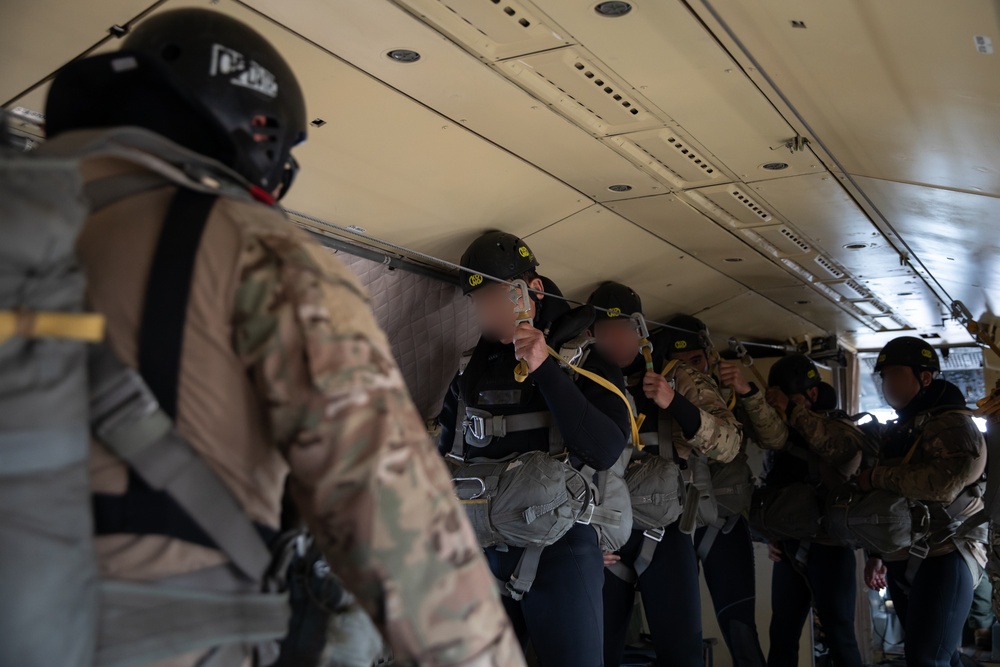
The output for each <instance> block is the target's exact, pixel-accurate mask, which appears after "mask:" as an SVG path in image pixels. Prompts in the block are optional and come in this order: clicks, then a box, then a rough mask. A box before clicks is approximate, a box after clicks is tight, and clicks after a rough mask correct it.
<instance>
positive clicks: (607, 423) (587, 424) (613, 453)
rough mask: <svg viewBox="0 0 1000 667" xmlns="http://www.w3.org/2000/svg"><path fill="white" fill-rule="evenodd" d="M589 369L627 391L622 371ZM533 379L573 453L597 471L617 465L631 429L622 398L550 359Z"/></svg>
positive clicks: (595, 366)
mask: <svg viewBox="0 0 1000 667" xmlns="http://www.w3.org/2000/svg"><path fill="white" fill-rule="evenodd" d="M591 356H596V354H593V353H592V355H591ZM586 369H587V370H589V371H592V372H595V373H597V374H598V375H601V376H602V377H604V378H605V379H606V380H609V381H610V382H611V383H612V384H614V385H615V386H617V387H618V388H619V389H621V391H622V392H623V393H624V392H625V381H624V379H623V378H622V374H621V371H620V370H619V369H617V368H612V367H611V366H610V365H609V364H607V363H602V362H600V361H598V362H596V363H588V364H587V365H586ZM531 377H532V379H534V380H535V383H536V384H537V385H538V388H539V390H540V391H541V392H542V396H543V397H544V398H545V402H546V404H547V405H548V406H549V411H550V412H551V413H552V418H553V421H554V422H555V425H556V427H557V428H558V429H559V432H560V433H561V434H562V437H563V441H564V442H565V443H566V449H568V450H569V452H570V454H571V455H573V456H575V457H577V458H579V459H580V460H581V461H583V462H584V463H585V464H586V465H589V466H590V467H592V468H594V469H595V470H607V469H608V468H610V467H611V466H612V465H614V463H615V461H617V460H618V457H619V456H621V453H622V451H623V450H624V449H625V444H626V441H627V439H628V436H627V434H628V432H629V430H630V428H629V419H628V408H627V407H626V405H625V403H624V402H623V401H622V399H621V398H620V397H619V396H618V395H617V394H614V393H612V392H610V391H608V390H607V389H605V388H604V387H601V386H600V385H598V384H597V383H595V382H592V381H591V380H588V379H587V378H580V379H579V380H577V381H574V380H573V378H571V377H570V376H569V374H568V373H566V372H565V371H563V370H562V369H561V368H560V367H559V364H558V362H556V361H555V359H553V358H551V357H549V358H548V359H546V360H545V361H544V362H543V363H542V365H541V366H539V367H538V369H537V370H535V372H534V373H532V374H531ZM442 435H443V433H442Z"/></svg>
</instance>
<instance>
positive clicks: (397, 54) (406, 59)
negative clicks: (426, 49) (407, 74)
mask: <svg viewBox="0 0 1000 667" xmlns="http://www.w3.org/2000/svg"><path fill="white" fill-rule="evenodd" d="M385 55H387V56H389V58H391V59H392V60H395V61H396V62H397V63H415V62H417V61H418V60H420V54H419V53H417V52H416V51H411V50H410V49H393V50H392V51H389V53H387V54H385Z"/></svg>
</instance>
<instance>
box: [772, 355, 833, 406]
mask: <svg viewBox="0 0 1000 667" xmlns="http://www.w3.org/2000/svg"><path fill="white" fill-rule="evenodd" d="M822 381H823V380H822V378H820V376H819V369H818V368H816V364H814V363H813V362H812V359H810V358H809V357H807V356H806V355H804V354H789V355H788V356H785V357H782V358H781V359H778V361H776V362H775V363H774V365H773V366H771V372H769V373H768V374H767V384H768V386H770V387H778V388H779V389H781V391H783V392H785V394H787V395H788V396H792V395H794V394H805V393H806V392H807V391H808V390H810V389H812V388H813V387H818V386H819V385H820V383H821V382H822Z"/></svg>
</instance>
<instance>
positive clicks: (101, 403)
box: [91, 189, 271, 581]
mask: <svg viewBox="0 0 1000 667" xmlns="http://www.w3.org/2000/svg"><path fill="white" fill-rule="evenodd" d="M216 200H217V196H215V195H209V194H204V193H200V192H194V191H190V190H186V189H179V190H178V191H177V194H176V195H175V197H174V200H173V202H172V203H171V206H170V209H169V211H168V214H167V219H166V222H165V224H164V228H163V232H162V233H161V236H160V241H159V244H158V246H157V249H156V252H155V255H154V260H153V266H152V269H151V272H150V277H149V283H148V285H147V289H146V301H145V306H144V310H143V319H142V324H141V327H140V332H139V373H136V372H135V371H133V370H132V369H130V368H128V367H126V366H125V365H124V364H123V363H122V362H121V361H120V360H119V359H118V358H117V357H116V356H115V355H114V353H113V352H112V351H111V349H110V348H109V347H107V346H100V347H96V348H95V349H94V351H93V354H92V357H91V383H92V391H91V402H92V410H91V413H92V422H93V429H94V431H95V434H96V436H97V438H98V439H99V440H100V441H101V442H103V443H104V444H105V445H107V446H108V448H109V449H111V451H112V452H114V453H115V454H116V455H117V456H118V457H119V458H121V459H122V460H123V461H125V462H126V463H127V464H128V465H129V467H130V469H131V471H132V473H134V474H132V473H130V485H129V490H128V491H126V494H125V497H124V498H122V497H121V496H118V497H117V498H118V499H121V500H122V501H123V502H128V496H129V492H130V491H134V489H135V486H136V484H135V483H134V482H135V481H137V480H141V481H142V483H144V484H145V485H147V486H148V487H149V489H150V490H149V492H148V493H145V494H143V495H142V499H143V500H148V499H150V498H153V499H156V501H157V502H158V505H157V509H165V510H167V513H168V514H171V513H179V514H180V515H181V517H180V519H179V520H175V522H174V525H176V524H177V523H182V522H183V521H185V520H186V521H188V522H191V523H193V524H195V526H197V528H199V529H200V530H201V531H202V533H203V534H204V535H205V536H207V538H208V540H209V541H210V542H211V546H215V547H216V548H218V549H220V550H221V551H223V552H224V553H225V554H226V555H227V556H228V557H229V559H230V560H231V561H232V562H233V563H234V565H236V567H238V568H239V569H240V570H241V571H242V572H243V574H244V575H246V576H247V577H248V578H249V579H251V580H254V581H256V580H259V579H260V578H261V577H262V576H263V574H264V572H265V570H266V569H267V566H268V564H269V562H270V560H271V555H270V551H269V550H268V548H267V546H266V544H265V543H264V540H263V538H262V536H261V534H260V532H259V531H258V529H257V528H256V527H255V526H254V524H253V522H252V521H251V520H250V518H249V517H248V516H247V515H246V513H245V512H244V511H243V509H242V508H241V507H240V505H239V503H238V502H237V501H236V499H235V498H234V497H233V496H232V494H231V492H230V491H229V489H228V488H227V487H226V486H225V484H224V483H223V482H222V480H220V479H219V477H218V476H217V475H216V474H215V473H214V472H213V471H212V470H211V469H210V468H209V467H208V466H207V465H206V463H205V462H204V460H203V459H202V458H201V456H199V455H198V453H197V452H196V451H195V450H194V449H193V448H192V447H191V446H190V444H189V443H188V442H187V441H186V440H185V439H184V438H183V437H182V436H181V435H180V434H179V433H178V432H177V431H176V429H174V428H173V424H172V422H173V420H174V419H176V416H177V391H178V381H179V375H180V361H181V354H182V351H183V335H184V324H185V321H186V314H187V304H188V298H189V295H190V287H191V283H192V279H193V272H194V261H195V256H196V255H197V250H198V246H199V244H200V240H201V236H202V232H203V231H204V228H205V225H206V223H207V220H208V216H209V214H210V213H211V210H212V206H213V205H214V203H215V201H216ZM112 498H115V497H112ZM103 500H105V501H107V500H109V499H108V498H104V499H103ZM101 501H102V497H101V496H96V497H95V510H97V511H96V512H95V514H96V515H97V516H96V519H97V521H98V523H100V522H101V519H102V517H101V512H100V511H99V510H100V509H101V507H102V504H101ZM137 504H138V505H140V506H139V507H133V508H131V509H132V510H135V511H138V512H139V513H140V514H143V515H146V516H145V517H144V518H143V519H141V520H140V521H139V523H140V524H141V523H142V520H144V519H148V520H149V521H151V522H152V523H153V524H155V523H156V522H157V521H163V520H164V519H163V517H159V516H148V515H149V514H151V512H150V510H151V508H150V507H149V506H144V504H143V502H142V501H140V502H139V503H137ZM104 506H107V504H105V505H104ZM99 532H100V530H99ZM143 532H145V531H143ZM148 532H161V531H158V530H155V529H154V530H150V531H148ZM167 532H170V531H167ZM173 536H177V535H173ZM180 537H181V539H184V537H185V536H184V535H183V534H182V535H181V536H180Z"/></svg>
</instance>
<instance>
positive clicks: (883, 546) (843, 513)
mask: <svg viewBox="0 0 1000 667" xmlns="http://www.w3.org/2000/svg"><path fill="white" fill-rule="evenodd" d="M943 414H964V415H970V416H971V414H972V413H971V412H970V411H967V410H955V409H952V408H949V409H946V410H938V411H931V412H928V413H925V414H923V415H921V416H920V417H918V419H917V422H916V425H915V426H916V430H917V437H916V439H915V440H914V442H913V445H912V446H911V447H910V449H909V451H908V452H907V453H906V456H905V457H904V458H903V461H902V463H903V465H905V464H907V463H909V461H910V460H911V459H912V458H913V456H914V454H915V453H916V451H917V448H918V447H919V445H920V442H921V438H922V431H923V428H924V425H925V424H926V422H927V421H928V420H929V419H931V418H933V417H935V416H940V415H943ZM983 492H984V485H983V484H982V483H981V482H977V483H974V484H971V485H969V486H968V487H966V488H965V489H963V491H962V492H961V493H960V494H959V495H958V497H957V498H956V499H955V500H954V501H952V502H951V503H949V504H948V505H944V504H942V503H924V502H920V501H916V500H912V499H910V498H906V497H904V496H902V495H900V494H897V493H894V492H892V491H887V490H884V489H875V490H873V491H870V492H867V493H864V492H862V491H861V490H860V489H858V487H857V486H856V485H854V484H846V485H844V486H842V487H840V488H838V489H836V490H835V491H833V492H832V493H831V494H830V495H829V496H828V498H827V504H826V512H825V516H824V520H823V523H824V527H825V529H826V531H827V533H828V534H829V535H830V536H831V537H832V538H834V539H837V540H838V541H840V542H842V543H843V544H846V545H848V546H853V547H856V548H863V549H866V550H868V551H869V552H872V553H877V554H891V553H895V552H899V551H903V550H909V551H910V552H911V555H912V556H913V557H914V558H916V559H917V560H922V559H923V558H926V555H927V553H928V552H929V551H930V550H931V549H933V548H934V547H935V546H936V545H939V544H942V543H943V542H946V541H948V540H951V539H952V538H953V537H955V536H957V535H959V534H960V533H961V535H962V536H963V537H970V538H973V539H980V538H982V537H983V536H982V535H978V533H982V530H980V529H979V525H980V523H981V522H978V518H979V517H978V516H977V517H972V518H970V519H969V520H963V519H961V518H960V517H961V515H962V513H963V512H964V510H965V509H966V508H967V507H968V506H969V505H970V504H971V503H972V502H974V501H975V500H976V499H977V498H980V497H982V496H983Z"/></svg>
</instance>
